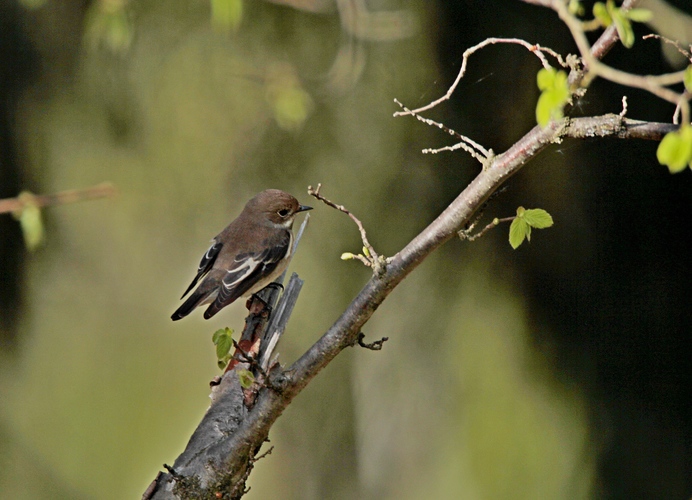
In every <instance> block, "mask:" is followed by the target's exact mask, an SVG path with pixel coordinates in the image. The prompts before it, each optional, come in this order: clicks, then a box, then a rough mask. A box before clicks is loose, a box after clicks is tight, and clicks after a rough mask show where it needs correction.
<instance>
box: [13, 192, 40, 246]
mask: <svg viewBox="0 0 692 500" xmlns="http://www.w3.org/2000/svg"><path fill="white" fill-rule="evenodd" d="M18 198H19V200H20V201H21V202H22V208H21V210H19V211H18V212H15V213H14V214H12V215H13V216H14V218H15V219H17V220H18V221H19V225H20V227H21V228H22V234H23V236H24V245H25V246H26V249H27V250H28V251H30V252H33V251H34V250H36V249H37V248H38V247H39V246H40V245H41V243H43V240H44V236H45V233H44V229H43V218H42V217H41V209H40V208H39V207H38V205H37V204H36V202H35V200H34V195H33V194H32V193H30V192H28V191H22V192H21V193H19V196H18Z"/></svg>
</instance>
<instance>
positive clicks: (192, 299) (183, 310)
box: [171, 287, 209, 321]
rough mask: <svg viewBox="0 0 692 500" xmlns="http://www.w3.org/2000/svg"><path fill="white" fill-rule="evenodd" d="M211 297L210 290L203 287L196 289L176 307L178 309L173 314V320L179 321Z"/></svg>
mask: <svg viewBox="0 0 692 500" xmlns="http://www.w3.org/2000/svg"><path fill="white" fill-rule="evenodd" d="M208 297H209V290H206V289H203V288H202V287H200V288H198V289H197V290H195V291H194V293H193V294H192V295H190V296H189V297H188V298H187V300H185V302H183V304H182V305H181V306H180V307H179V308H178V309H176V311H175V312H174V313H173V315H172V316H171V319H172V320H173V321H178V320H179V319H182V318H184V317H185V316H187V315H188V314H190V313H191V312H192V311H193V310H194V309H195V308H196V307H197V306H199V305H201V304H203V303H205V299H207V298H208Z"/></svg>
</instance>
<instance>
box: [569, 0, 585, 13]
mask: <svg viewBox="0 0 692 500" xmlns="http://www.w3.org/2000/svg"><path fill="white" fill-rule="evenodd" d="M567 9H568V10H569V12H570V14H572V15H573V16H583V15H584V6H583V5H582V4H581V2H580V1H579V0H569V4H568V5H567Z"/></svg>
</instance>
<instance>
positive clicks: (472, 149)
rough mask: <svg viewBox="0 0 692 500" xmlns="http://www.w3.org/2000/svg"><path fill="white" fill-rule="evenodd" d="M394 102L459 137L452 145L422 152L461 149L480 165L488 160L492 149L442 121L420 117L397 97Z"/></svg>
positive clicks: (420, 119) (408, 111)
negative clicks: (486, 147)
mask: <svg viewBox="0 0 692 500" xmlns="http://www.w3.org/2000/svg"><path fill="white" fill-rule="evenodd" d="M394 102H395V103H397V104H398V105H399V106H400V107H401V109H403V110H404V111H406V112H407V113H408V114H411V115H413V116H415V117H416V119H417V120H419V121H421V122H423V123H425V124H426V125H430V126H433V127H437V128H439V129H441V130H444V131H445V132H447V133H448V134H449V135H452V136H455V137H457V138H458V139H461V142H458V143H456V144H454V145H453V146H443V147H441V148H438V149H430V148H427V149H424V150H423V151H422V152H423V154H426V153H431V154H436V153H440V152H442V151H456V150H457V149H463V150H464V151H466V152H467V153H468V154H470V155H471V156H473V157H474V158H475V159H476V160H478V161H479V162H480V164H481V165H485V164H486V163H487V162H488V159H489V158H490V157H491V156H492V150H490V151H488V150H487V149H485V148H484V147H483V146H481V145H480V144H478V143H477V142H475V141H474V140H472V139H469V138H468V137H466V136H465V135H461V134H460V133H458V132H455V131H454V130H452V129H451V128H449V127H447V126H446V125H443V124H442V123H439V122H436V121H435V120H431V119H430V118H424V117H422V116H421V115H419V114H418V113H417V112H416V111H411V110H410V109H408V108H407V107H406V106H404V105H403V104H401V102H399V100H398V99H394Z"/></svg>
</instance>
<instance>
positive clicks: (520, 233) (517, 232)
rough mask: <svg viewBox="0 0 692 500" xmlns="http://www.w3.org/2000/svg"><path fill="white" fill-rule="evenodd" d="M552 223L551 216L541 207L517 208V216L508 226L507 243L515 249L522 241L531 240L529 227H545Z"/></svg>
mask: <svg viewBox="0 0 692 500" xmlns="http://www.w3.org/2000/svg"><path fill="white" fill-rule="evenodd" d="M552 225H553V218H552V216H551V215H550V214H549V213H548V212H546V211H545V210H543V209H542V208H530V209H528V210H527V209H525V208H524V207H519V208H517V216H516V218H515V219H514V220H513V221H512V225H511V226H510V227H509V244H510V245H512V248H514V249H515V250H516V249H517V248H518V247H519V245H521V244H522V243H523V242H524V239H527V240H528V241H531V228H536V229H545V228H546V227H550V226H552Z"/></svg>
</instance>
